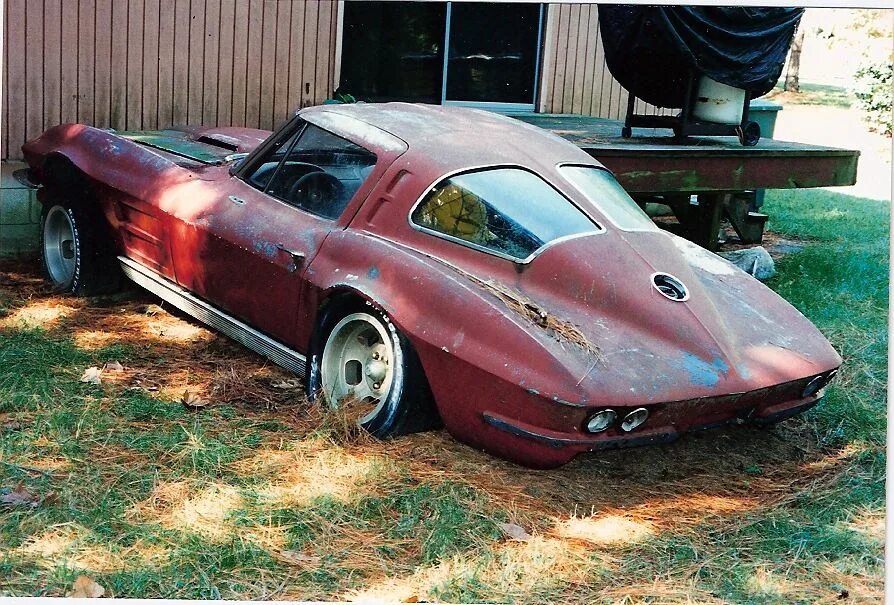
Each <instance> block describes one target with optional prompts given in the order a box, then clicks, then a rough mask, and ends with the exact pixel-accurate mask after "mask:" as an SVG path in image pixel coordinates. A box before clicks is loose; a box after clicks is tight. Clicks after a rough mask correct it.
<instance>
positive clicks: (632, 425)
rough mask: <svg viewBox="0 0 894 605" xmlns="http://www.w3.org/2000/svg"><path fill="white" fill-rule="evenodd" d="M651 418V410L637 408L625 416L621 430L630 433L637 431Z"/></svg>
mask: <svg viewBox="0 0 894 605" xmlns="http://www.w3.org/2000/svg"><path fill="white" fill-rule="evenodd" d="M648 418H649V410H647V409H646V408H637V409H635V410H633V411H632V412H630V413H629V414H627V415H626V416H624V420H622V421H621V430H623V431H625V432H628V433H629V432H630V431H633V430H636V429H637V428H639V427H640V426H642V424H643V423H644V422H645V421H646V420H647V419H648Z"/></svg>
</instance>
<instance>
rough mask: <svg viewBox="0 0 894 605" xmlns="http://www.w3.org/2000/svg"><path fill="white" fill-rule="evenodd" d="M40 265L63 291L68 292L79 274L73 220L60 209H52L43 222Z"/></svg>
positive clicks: (55, 207) (78, 259) (76, 241)
mask: <svg viewBox="0 0 894 605" xmlns="http://www.w3.org/2000/svg"><path fill="white" fill-rule="evenodd" d="M42 252H43V262H44V268H45V269H46V273H47V277H49V279H50V281H51V282H52V284H53V285H54V286H55V287H56V288H57V289H58V290H62V291H70V288H71V286H72V284H73V283H74V282H75V278H76V277H77V273H78V265H79V261H80V258H79V256H80V254H79V252H80V250H79V249H78V232H77V228H76V227H75V223H74V218H73V217H72V215H71V214H70V213H69V211H68V210H66V209H65V208H63V207H62V206H53V207H52V208H50V209H49V211H48V212H47V213H46V215H45V217H44V221H43V247H42Z"/></svg>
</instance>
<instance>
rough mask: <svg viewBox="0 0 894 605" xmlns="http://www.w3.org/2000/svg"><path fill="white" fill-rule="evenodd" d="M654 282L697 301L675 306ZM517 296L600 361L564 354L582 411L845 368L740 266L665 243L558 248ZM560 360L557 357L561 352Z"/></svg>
mask: <svg viewBox="0 0 894 605" xmlns="http://www.w3.org/2000/svg"><path fill="white" fill-rule="evenodd" d="M656 274H668V275H671V276H673V277H675V278H676V279H677V280H679V281H680V282H681V283H682V284H684V285H685V287H686V289H687V290H688V298H687V299H686V300H683V301H677V300H670V299H669V298H667V297H666V296H665V295H663V294H662V293H661V292H659V290H658V289H657V288H656V287H655V286H654V285H653V277H654V276H655V275H656ZM512 285H513V286H514V289H515V290H517V291H518V292H519V293H520V294H522V295H523V296H524V297H525V298H527V299H529V300H531V301H535V303H536V304H537V305H538V307H540V309H541V310H542V312H544V313H547V314H548V315H549V316H553V317H555V318H556V319H557V320H558V321H564V322H568V323H569V324H571V325H573V326H575V327H576V328H577V329H578V330H579V332H580V334H582V335H583V336H584V337H585V338H586V339H587V340H588V341H589V343H590V344H591V345H592V346H593V347H594V348H595V349H596V350H597V353H596V354H591V353H588V352H587V351H586V350H585V348H584V347H579V346H563V347H561V352H560V353H557V354H556V355H557V357H560V358H561V360H562V363H563V364H564V365H565V367H566V368H567V369H568V370H569V372H570V373H571V374H572V375H576V376H579V378H580V379H579V382H578V388H579V389H580V391H579V397H580V399H581V400H583V401H582V402H594V400H595V399H600V400H602V402H604V403H609V402H610V403H612V404H613V405H625V404H630V405H633V404H637V403H643V402H660V401H677V400H685V399H693V398H697V397H709V396H714V395H720V394H729V393H741V392H747V391H752V390H756V389H759V388H764V387H768V386H772V385H777V384H781V383H785V382H789V381H793V380H798V379H802V378H805V377H809V376H812V375H814V374H817V373H820V372H823V371H826V370H830V369H832V368H835V367H837V366H838V365H839V364H840V363H841V358H840V357H839V356H838V354H837V353H836V352H835V351H834V349H833V348H832V347H831V345H830V344H829V343H828V341H827V340H826V339H825V338H824V337H823V335H822V334H821V333H820V332H819V330H817V328H816V327H815V326H813V324H811V323H810V321H809V320H807V319H806V318H805V317H804V316H803V315H802V314H801V313H800V312H798V311H797V309H795V308H794V307H793V306H791V305H790V304H789V303H788V302H786V301H785V300H783V299H782V298H781V297H780V296H778V295H777V294H776V293H775V292H773V291H772V290H770V289H769V288H767V287H766V286H764V285H763V284H761V283H760V282H759V281H757V280H755V279H754V278H753V277H751V276H750V275H748V274H747V273H745V272H743V271H741V270H740V269H738V268H737V267H735V266H734V265H732V264H731V263H729V262H727V261H726V260H724V259H722V258H721V257H719V256H717V255H714V254H712V253H710V252H708V251H706V250H704V249H702V248H700V247H698V246H696V245H695V244H692V243H690V242H688V241H686V240H683V239H682V238H679V237H676V236H673V235H671V234H669V233H666V232H660V231H656V232H620V231H611V232H606V233H600V234H593V235H590V236H586V237H580V238H575V239H571V240H567V241H564V242H560V243H557V244H555V245H553V246H551V247H548V248H547V249H546V250H544V251H543V252H542V253H541V254H540V255H539V256H538V257H537V258H535V259H534V260H533V261H532V262H531V263H530V264H529V265H528V266H527V267H526V268H525V269H524V271H522V272H521V273H519V274H517V276H516V278H515V281H514V284H512ZM552 349H553V350H555V348H554V347H553V348H552Z"/></svg>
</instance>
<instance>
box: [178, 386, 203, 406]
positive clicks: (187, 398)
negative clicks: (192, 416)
mask: <svg viewBox="0 0 894 605" xmlns="http://www.w3.org/2000/svg"><path fill="white" fill-rule="evenodd" d="M180 403H182V404H183V405H185V406H186V407H188V408H190V409H193V410H201V409H202V408H204V407H205V406H207V405H208V402H207V401H205V400H204V399H202V398H201V397H199V396H198V395H195V394H193V393H190V392H189V390H186V391H184V392H183V397H181V398H180Z"/></svg>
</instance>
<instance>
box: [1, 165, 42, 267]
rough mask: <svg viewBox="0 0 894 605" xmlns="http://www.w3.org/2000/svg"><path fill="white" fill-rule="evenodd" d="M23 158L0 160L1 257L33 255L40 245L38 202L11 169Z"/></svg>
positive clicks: (36, 253) (35, 255)
mask: <svg viewBox="0 0 894 605" xmlns="http://www.w3.org/2000/svg"><path fill="white" fill-rule="evenodd" d="M24 167H25V164H24V163H23V162H0V257H2V258H10V257H17V258H29V257H30V258H36V257H37V256H38V247H39V245H40V202H38V201H37V197H36V196H35V191H34V190H33V189H29V188H28V187H25V186H24V185H22V184H21V183H20V182H18V181H17V180H16V179H15V178H14V177H13V176H12V173H13V172H14V171H16V170H18V169H20V168H24Z"/></svg>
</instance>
